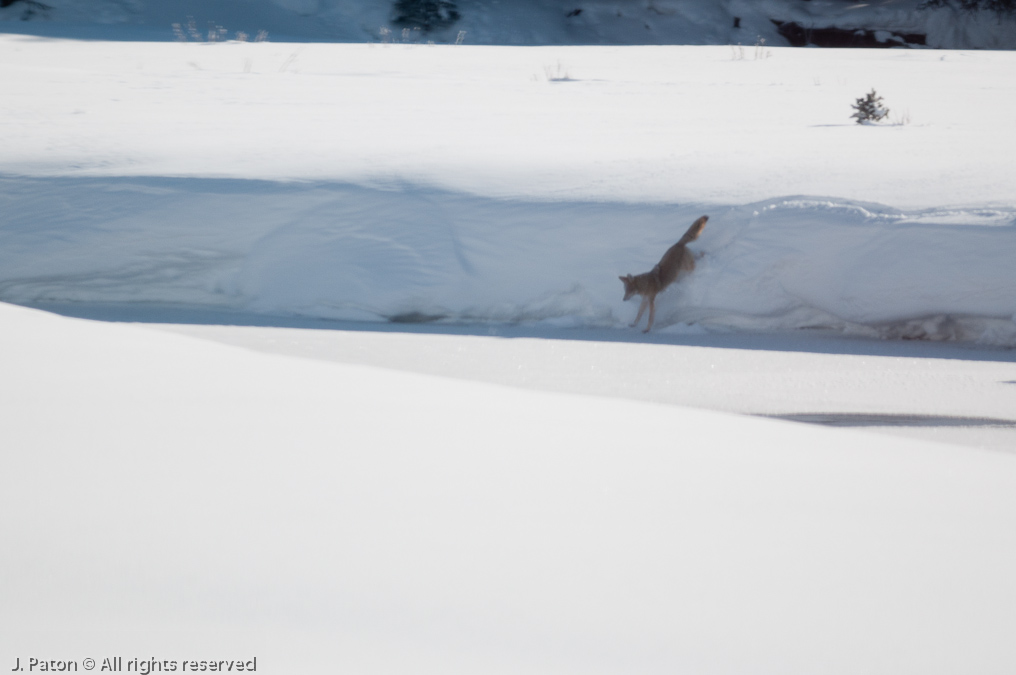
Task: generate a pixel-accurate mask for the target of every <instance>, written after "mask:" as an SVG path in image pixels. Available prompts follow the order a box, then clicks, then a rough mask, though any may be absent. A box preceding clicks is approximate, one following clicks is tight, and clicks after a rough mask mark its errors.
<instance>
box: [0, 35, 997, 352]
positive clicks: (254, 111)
mask: <svg viewBox="0 0 1016 675" xmlns="http://www.w3.org/2000/svg"><path fill="white" fill-rule="evenodd" d="M0 56H2V57H3V58H2V59H0V72H2V73H3V77H4V81H5V83H6V86H7V88H6V90H5V99H4V101H5V103H4V105H5V106H6V107H5V118H4V119H5V122H6V123H7V124H8V125H9V127H10V128H12V129H17V133H11V134H8V135H7V136H5V139H4V140H5V152H4V153H3V155H2V157H0V176H5V177H3V178H0V201H2V204H0V206H2V212H3V216H2V220H0V300H5V301H9V302H18V303H33V302H45V301H80V302H144V303H176V304H181V303H182V304H192V305H201V306H206V307H219V308H229V309H238V310H244V311H254V312H261V313H269V314H285V315H301V316H314V317H323V318H344V319H351V318H355V319H367V320H436V319H443V320H449V321H501V322H504V321H508V322H519V321H527V322H538V321H552V322H555V323H561V324H564V325H581V326H590V325H595V326H623V325H624V324H625V323H627V322H628V321H630V320H631V318H633V315H634V303H632V304H629V305H625V304H623V303H622V302H621V300H620V298H621V286H620V282H619V281H618V280H617V276H618V275H620V274H626V273H639V272H642V271H647V270H649V269H650V268H651V267H652V266H653V264H655V262H656V261H657V260H658V259H659V257H660V255H662V253H663V251H664V250H666V248H667V247H669V246H670V245H671V244H672V243H673V242H674V241H675V240H676V239H677V238H678V237H680V235H681V234H682V233H683V232H684V230H685V229H686V228H687V226H688V224H689V223H690V222H691V221H692V220H694V219H695V218H697V217H698V216H700V215H702V214H703V213H706V214H708V215H710V216H711V220H710V223H709V226H708V227H707V229H706V231H705V235H704V236H703V238H702V239H701V240H700V241H699V242H697V243H696V245H695V247H696V248H697V250H699V251H701V252H704V253H705V258H704V259H703V260H702V262H701V264H700V266H699V269H698V270H697V271H696V272H695V274H694V275H693V276H692V277H690V278H689V279H688V280H687V281H686V282H683V283H681V284H679V285H678V286H677V287H675V288H674V289H673V290H670V291H668V292H667V293H666V294H665V295H664V296H663V297H662V298H661V303H660V311H659V314H658V320H659V324H658V325H659V326H660V328H661V329H666V328H667V327H668V326H673V327H674V328H673V329H674V330H687V329H688V328H687V324H689V323H693V324H696V326H699V327H701V326H706V327H711V328H721V329H728V328H749V329H756V330H757V329H764V330H772V329H780V330H784V329H795V328H812V327H828V328H834V329H837V330H842V331H848V332H862V333H864V334H869V335H879V336H890V337H914V338H929V339H962V340H980V341H984V342H988V343H991V344H1002V345H1010V344H1013V343H1014V324H1013V321H1012V317H1013V316H1014V313H1016V277H1014V275H1013V274H1012V273H1011V261H1012V260H1013V259H1016V248H1014V246H1016V243H1014V242H1016V239H1014V237H1013V228H1014V226H1016V202H1014V201H1013V199H1012V186H1011V181H1010V180H1009V177H1010V176H1012V175H1014V174H1016V163H1014V162H1016V160H1014V159H1013V158H1014V157H1016V133H1008V132H1009V131H1011V130H1012V125H1013V120H1012V116H1011V115H1009V113H1008V111H1010V110H1011V109H1012V103H1013V101H1016V82H1014V81H1013V80H1012V78H1010V77H1009V74H1011V68H1012V65H1013V60H1014V56H1016V55H1013V54H1011V53H1005V52H996V53H976V54H974V53H963V52H961V53H956V54H952V53H951V54H949V55H941V54H937V53H932V52H927V51H925V52H915V51H905V52H899V51H897V52H890V51H878V52H874V51H871V50H858V51H850V52H848V51H843V50H807V51H806V50H789V49H782V50H777V51H776V53H775V54H774V55H771V56H768V57H760V58H758V59H754V60H753V59H751V57H749V58H748V60H745V59H740V58H738V54H737V52H733V53H732V52H731V51H730V50H729V49H726V48H717V47H699V48H695V47H671V48H662V47H656V48H629V49H624V50H620V49H607V48H569V49H563V48H555V49H522V48H496V47H489V48H483V47H423V46H420V47H411V46H405V45H396V46H389V47H369V46H365V45H312V46H300V45H280V44H274V43H268V44H253V43H251V44H243V45H241V44H229V45H222V44H220V45H198V44H165V43H163V44H157V43H144V44H142V43H109V42H78V41H65V40H57V41H40V40H34V39H26V38H19V37H12V36H8V37H6V38H2V39H0ZM947 57H948V58H947ZM942 59H946V60H945V61H943V60H942ZM555 63H556V64H557V65H554V64H555ZM548 69H549V74H548ZM559 71H560V72H559ZM558 74H561V75H562V76H566V77H565V79H562V78H558V77H557V75H558ZM551 76H553V77H551ZM873 84H877V85H878V88H879V91H880V93H883V94H884V96H885V99H886V102H887V104H888V105H889V106H890V108H891V109H894V110H896V111H899V110H900V108H898V107H897V106H898V105H899V106H906V105H913V106H915V107H916V106H920V107H919V108H916V109H915V111H914V115H915V117H916V118H917V119H919V120H922V122H921V123H920V124H916V123H915V124H906V123H904V122H899V123H897V124H894V125H881V126H871V127H861V126H858V125H856V124H853V123H852V122H851V120H850V117H849V115H850V113H851V108H850V104H851V103H852V102H853V101H854V99H855V98H856V96H857V95H858V94H859V93H862V92H864V91H866V90H867V89H869V88H870V87H871V86H872V85H873ZM943 87H948V88H950V89H951V90H954V91H955V93H956V94H957V95H956V96H954V97H950V98H943V96H942V95H941V92H942V88H943ZM904 110H906V108H904ZM783 195H811V196H802V197H784V196H783ZM814 195H828V197H815V196H814ZM955 204H960V205H961V206H953V205H955ZM696 329H697V330H698V329H700V328H696Z"/></svg>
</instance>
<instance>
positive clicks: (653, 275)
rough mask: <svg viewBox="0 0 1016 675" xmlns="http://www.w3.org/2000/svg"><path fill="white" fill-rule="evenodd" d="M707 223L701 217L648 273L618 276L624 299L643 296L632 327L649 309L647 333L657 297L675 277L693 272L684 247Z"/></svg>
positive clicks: (690, 256) (689, 255) (691, 256)
mask: <svg viewBox="0 0 1016 675" xmlns="http://www.w3.org/2000/svg"><path fill="white" fill-rule="evenodd" d="M707 220H709V216H702V217H701V218H699V219H698V220H696V221H695V222H694V223H692V224H691V227H689V228H688V231H687V232H685V233H684V236H683V237H681V239H680V241H678V242H677V243H676V244H674V245H673V246H671V247H670V248H669V249H667V252H666V253H664V254H663V257H662V258H660V262H659V263H657V265H656V267H654V268H653V269H651V270H650V271H648V272H646V273H645V274H637V275H635V276H632V275H631V274H629V275H627V276H623V277H618V278H619V279H620V280H621V281H622V282H624V299H625V300H628V299H630V298H631V297H632V296H633V295H641V296H642V304H640V305H639V313H638V314H637V315H636V316H635V321H633V322H632V324H631V325H632V327H634V326H637V325H638V323H639V321H640V320H641V319H642V314H643V313H644V312H645V311H646V307H647V306H648V307H649V325H648V326H646V329H645V331H643V332H645V333H648V332H649V329H650V328H652V327H653V320H654V319H655V318H656V295H657V294H658V293H660V292H662V291H663V290H664V289H665V288H666V287H667V286H669V285H670V284H672V283H674V280H675V279H677V275H678V274H680V273H681V272H691V271H692V270H694V269H695V256H693V255H692V253H691V251H689V250H688V248H687V247H686V246H685V245H686V244H688V243H689V242H692V241H695V240H696V239H698V237H699V235H700V234H702V230H703V229H705V226H706V221H707Z"/></svg>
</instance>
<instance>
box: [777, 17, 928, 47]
mask: <svg viewBox="0 0 1016 675" xmlns="http://www.w3.org/2000/svg"><path fill="white" fill-rule="evenodd" d="M772 22H773V23H774V24H775V25H776V30H777V31H779V33H780V35H782V36H783V37H785V38H786V39H787V42H789V43H790V45H791V46H792V47H807V46H808V45H812V46H815V47H866V48H872V47H909V46H913V45H923V44H926V36H924V35H922V34H921V33H893V32H892V31H879V30H870V29H866V28H858V29H851V28H832V27H830V28H806V27H804V26H802V25H800V24H798V23H795V22H793V21H777V20H776V19H772ZM880 33H883V34H885V33H887V34H888V37H885V39H884V40H879V39H878V37H876V35H878V34H880Z"/></svg>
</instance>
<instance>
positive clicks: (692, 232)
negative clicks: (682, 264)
mask: <svg viewBox="0 0 1016 675" xmlns="http://www.w3.org/2000/svg"><path fill="white" fill-rule="evenodd" d="M707 220H709V216H702V217H701V218H699V219H698V220H696V221H695V222H694V223H692V224H691V227H689V228H688V231H687V232H685V233H684V236H683V237H681V240H680V241H679V242H677V245H678V246H683V245H685V244H687V243H688V242H690V241H695V240H696V239H698V238H699V235H700V234H702V230H704V229H705V227H706V221H707Z"/></svg>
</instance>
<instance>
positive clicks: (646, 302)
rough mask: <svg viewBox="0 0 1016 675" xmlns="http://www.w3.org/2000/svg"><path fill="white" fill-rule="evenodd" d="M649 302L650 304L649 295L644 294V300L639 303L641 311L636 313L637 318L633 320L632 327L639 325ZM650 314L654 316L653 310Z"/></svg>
mask: <svg viewBox="0 0 1016 675" xmlns="http://www.w3.org/2000/svg"><path fill="white" fill-rule="evenodd" d="M648 304H649V296H648V295H645V296H642V302H641V303H639V313H638V314H636V315H635V320H634V321H632V322H631V327H632V328H634V327H635V326H637V325H639V321H641V320H642V315H643V314H644V313H645V311H646V305H648ZM650 316H652V312H650Z"/></svg>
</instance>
